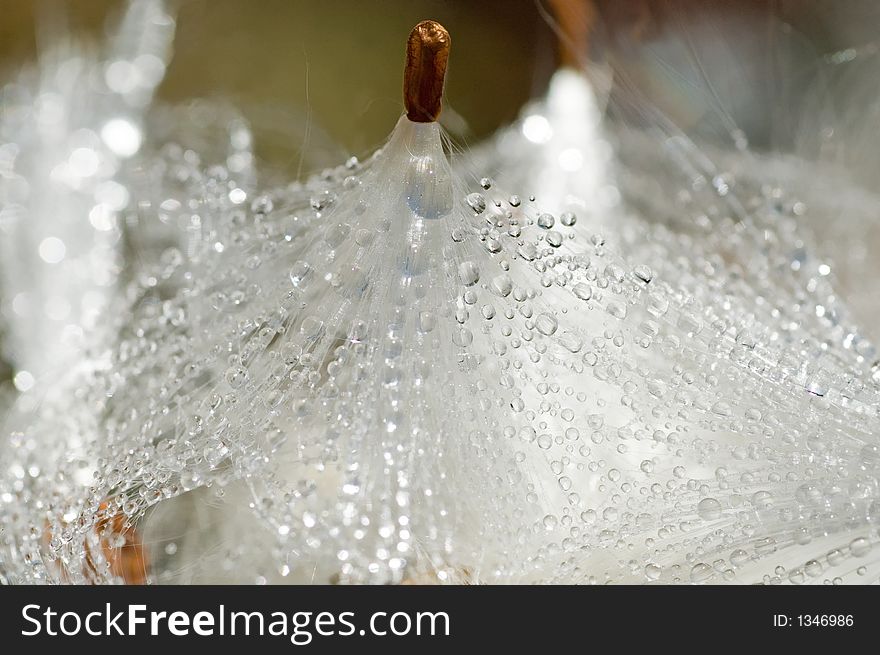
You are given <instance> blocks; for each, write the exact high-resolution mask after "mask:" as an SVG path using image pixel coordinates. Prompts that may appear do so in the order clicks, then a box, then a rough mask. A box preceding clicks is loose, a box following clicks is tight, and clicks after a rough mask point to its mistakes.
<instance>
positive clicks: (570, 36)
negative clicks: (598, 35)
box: [550, 0, 596, 68]
mask: <svg viewBox="0 0 880 655" xmlns="http://www.w3.org/2000/svg"><path fill="white" fill-rule="evenodd" d="M550 6H551V7H552V9H553V13H554V14H555V15H556V20H557V26H556V34H557V36H558V38H559V65H560V66H563V67H566V66H568V67H571V68H580V67H581V66H582V62H583V61H584V57H586V54H587V47H588V45H589V38H590V30H591V29H592V27H593V23H594V22H595V21H596V8H595V7H594V6H593V3H592V0H550Z"/></svg>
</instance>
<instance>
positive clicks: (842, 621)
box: [797, 614, 853, 628]
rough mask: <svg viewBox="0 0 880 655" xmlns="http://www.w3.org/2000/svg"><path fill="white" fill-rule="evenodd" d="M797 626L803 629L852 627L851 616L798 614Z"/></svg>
mask: <svg viewBox="0 0 880 655" xmlns="http://www.w3.org/2000/svg"><path fill="white" fill-rule="evenodd" d="M797 622H798V625H799V626H801V627H804V628H808V627H812V626H818V627H829V628H832V627H840V626H843V627H849V626H851V625H853V616H852V614H799V615H798V617H797Z"/></svg>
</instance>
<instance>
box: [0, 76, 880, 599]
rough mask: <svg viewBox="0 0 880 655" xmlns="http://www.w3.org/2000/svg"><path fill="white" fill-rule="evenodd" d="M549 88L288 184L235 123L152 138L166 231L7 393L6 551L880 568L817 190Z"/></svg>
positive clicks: (14, 569)
mask: <svg viewBox="0 0 880 655" xmlns="http://www.w3.org/2000/svg"><path fill="white" fill-rule="evenodd" d="M572 75H574V74H571V73H570V72H566V73H565V75H564V76H563V77H562V78H560V80H561V81H560V80H557V83H556V88H557V91H558V92H559V93H561V94H562V96H563V98H562V99H563V100H564V98H565V97H568V96H570V95H571V94H572V93H574V94H580V95H579V97H580V98H581V101H580V102H579V103H575V104H574V105H572V106H573V107H575V108H578V110H579V111H580V110H583V111H585V112H586V114H587V118H588V119H590V120H592V119H594V118H595V116H593V115H592V114H591V113H590V112H591V111H592V110H591V109H590V106H591V105H590V102H591V100H590V95H589V93H590V90H589V87H588V86H587V87H584V86H580V85H582V84H585V82H584V81H583V80H579V79H577V78H576V77H572ZM560 89H561V91H560ZM552 93H553V91H552V90H551V97H550V98H549V100H548V103H549V107H550V109H552V108H554V107H555V108H556V109H559V110H560V111H562V110H563V109H564V108H565V107H566V106H567V105H566V103H564V102H562V103H560V102H559V100H560V98H554V97H553V95H552ZM554 116H555V115H554V114H553V113H552V112H551V111H550V110H549V109H547V107H543V106H540V105H538V106H535V107H531V108H529V110H528V111H527V115H526V116H525V117H524V119H523V121H522V122H520V123H518V124H517V125H515V126H514V127H513V128H511V130H512V131H511V132H510V133H508V134H504V135H502V136H501V137H499V139H498V140H497V141H496V142H494V143H492V144H490V145H489V146H487V149H486V150H485V151H481V152H479V153H477V154H476V156H475V157H474V158H472V159H456V160H453V162H452V163H450V160H449V158H448V157H447V154H446V152H445V150H446V148H444V142H443V141H444V137H443V133H442V131H441V128H440V127H439V126H438V125H437V124H434V123H428V124H420V123H413V122H410V121H409V120H408V119H406V118H405V117H404V118H401V119H400V121H399V122H398V124H397V126H396V127H395V129H394V131H393V132H392V134H391V137H390V139H389V141H388V143H387V144H386V146H385V147H384V148H383V149H382V150H380V151H379V152H377V153H376V154H375V155H374V156H373V157H371V158H370V159H369V160H368V161H365V162H363V163H362V162H360V161H358V160H357V159H354V158H353V159H350V160H349V161H348V162H346V163H345V164H344V165H342V166H339V167H337V168H332V169H328V170H326V171H324V172H323V173H321V174H319V175H317V176H314V177H312V178H310V179H309V180H307V181H306V182H304V183H299V182H297V183H293V184H281V185H278V186H270V185H265V184H262V183H260V182H259V181H258V180H257V179H256V172H255V168H254V165H253V158H252V156H251V155H250V137H249V132H248V130H247V127H246V125H244V124H243V123H241V122H240V121H238V120H237V119H235V120H231V121H228V122H227V123H226V124H227V125H229V126H230V127H229V133H228V138H227V139H224V140H222V143H223V144H229V145H228V146H227V145H224V146H223V148H221V149H220V152H218V153H211V154H200V152H199V150H198V149H197V148H196V147H184V146H181V145H180V144H179V141H180V139H176V138H175V141H178V143H177V144H176V145H175V144H172V145H168V146H165V147H161V148H156V149H155V150H153V151H151V154H150V155H149V157H145V158H144V160H143V161H142V162H141V163H140V166H139V173H138V177H137V178H136V180H138V181H136V182H134V183H133V184H132V187H131V188H132V194H133V195H134V197H135V198H137V207H138V211H139V217H140V219H141V220H142V221H143V222H144V224H148V225H157V226H160V228H161V226H170V227H171V228H173V229H171V230H170V231H169V232H166V231H164V230H160V231H159V232H157V234H159V235H160V236H159V237H156V238H155V239H154V240H153V241H151V243H153V244H154V247H155V249H156V250H157V251H161V254H159V255H157V256H156V257H155V258H148V260H147V261H145V262H143V263H142V265H141V266H140V267H139V269H138V271H137V274H135V275H133V276H132V278H131V281H130V283H129V284H128V285H127V287H126V288H125V293H124V306H125V309H124V311H121V312H119V313H118V315H117V316H115V317H114V316H111V315H107V316H105V320H106V322H107V325H106V330H105V332H108V333H110V334H112V335H113V337H112V339H109V340H107V339H103V340H97V339H96V340H94V341H93V342H92V344H91V350H89V362H90V365H89V366H88V367H82V368H78V369H76V370H73V371H71V372H70V373H68V374H67V375H64V376H59V378H58V379H57V380H54V381H53V382H52V385H51V388H52V393H51V394H50V395H49V396H47V399H46V400H44V401H43V402H42V403H41V404H40V406H39V408H38V409H36V410H35V409H34V407H33V405H34V403H32V402H31V403H27V402H26V403H19V407H18V408H17V411H16V412H14V413H13V415H12V416H11V417H10V418H9V420H8V421H7V426H6V430H7V435H8V436H7V437H6V442H5V444H4V450H3V457H4V459H3V469H2V478H0V527H2V531H0V574H2V575H3V577H4V579H5V580H7V581H10V582H78V583H82V582H120V581H121V582H140V581H149V582H181V581H200V582H278V581H285V580H288V581H296V582H324V583H327V582H372V583H380V582H382V583H384V582H395V583H398V582H471V583H481V582H560V583H561V582H565V583H586V582H589V583H606V582H661V583H673V582H725V581H726V582H741V583H746V582H761V581H764V582H771V583H775V582H782V581H788V582H792V583H803V582H827V583H836V582H842V581H847V582H862V581H873V580H876V579H877V578H878V575H880V573H878V568H877V567H878V557H877V555H876V552H877V551H876V549H875V546H876V544H877V540H878V532H877V530H878V525H880V488H878V475H880V444H878V441H877V439H878V434H880V432H878V422H880V417H878V407H880V388H878V379H877V377H878V376H877V368H876V363H875V359H876V354H875V351H874V350H873V346H872V345H871V344H870V343H869V341H868V340H867V339H866V338H864V337H863V336H862V335H861V333H860V332H859V331H858V330H857V329H856V328H855V327H854V326H853V325H852V321H851V319H850V318H849V315H848V312H847V309H846V308H845V307H844V306H843V305H842V303H841V301H840V299H839V298H838V296H837V293H836V291H835V277H834V274H833V271H832V270H831V268H830V267H829V266H828V264H826V263H824V262H823V261H822V260H820V259H817V258H816V257H815V256H814V255H813V250H812V244H811V243H810V242H809V238H808V237H807V236H805V235H804V234H802V232H801V230H800V227H799V226H800V222H799V221H798V216H799V215H801V214H802V213H803V212H805V211H809V208H808V207H805V206H804V205H803V203H802V202H800V201H799V200H798V199H797V198H794V197H791V196H790V195H789V194H788V193H787V192H786V191H785V190H784V189H782V188H780V187H778V186H775V185H772V184H768V183H767V180H766V179H765V178H762V177H759V176H757V175H756V176H749V175H748V174H747V172H745V173H743V174H741V175H740V174H737V175H734V174H733V173H731V171H730V169H724V170H722V171H719V170H718V169H717V168H716V164H714V163H713V161H712V160H711V159H710V158H709V157H707V156H706V154H705V150H703V149H698V148H696V147H695V146H693V144H691V143H690V142H688V141H686V140H684V139H683V138H680V137H668V136H665V137H662V138H658V137H656V136H653V135H650V134H645V133H641V132H633V133H630V132H628V131H626V130H622V129H621V130H619V133H618V132H612V133H607V134H606V133H605V132H603V131H601V130H599V127H598V125H595V124H590V129H587V130H584V131H581V132H578V135H576V137H571V138H567V139H565V143H563V144H562V146H564V147H561V149H560V143H558V142H556V141H554V138H553V135H554V131H553V130H554V129H556V130H563V133H564V134H569V135H570V136H571V134H572V133H571V132H570V130H569V129H568V128H565V127H564V125H565V124H566V122H565V120H562V119H560V118H558V117H554ZM542 118H543V121H542V120H541V119H542ZM566 120H568V119H566ZM572 120H573V119H572ZM185 131H186V132H187V134H189V133H190V131H189V130H188V129H187V130H185ZM193 131H194V132H195V131H196V130H195V128H193ZM521 137H522V138H524V139H525V140H524V141H517V140H518V139H520V138H521ZM511 143H516V144H517V145H515V146H513V150H510V149H509V148H510V147H511V146H510V144H511ZM603 143H604V146H603V145H601V144H603ZM545 146H546V148H545ZM591 148H592V149H591ZM596 148H599V149H598V150H597V149H596ZM597 152H599V153H600V154H601V153H604V154H602V156H601V157H597V158H594V155H595V154H596V153H597ZM497 153H502V154H501V155H500V156H496V155H497ZM612 153H613V156H612ZM541 157H543V158H544V159H543V160H542V159H541ZM535 161H543V162H544V163H542V164H541V168H542V170H545V171H546V170H553V166H556V165H558V166H560V167H561V170H562V171H564V172H565V173H566V175H568V176H569V177H567V178H566V179H565V180H564V184H561V185H560V184H558V182H559V179H556V178H554V176H552V175H551V176H534V175H533V174H532V173H529V172H526V173H522V174H521V175H518V169H517V168H516V167H515V165H518V162H526V164H528V165H532V164H533V163H534V162H535ZM554 161H555V162H556V164H553V162H554ZM584 167H586V169H585V168H584ZM600 169H601V170H600ZM475 171H476V172H475ZM582 176H586V177H585V178H584V177H582ZM517 178H519V179H517ZM584 180H586V181H584ZM167 234H171V235H173V238H171V239H166V237H165V236H163V235H167ZM872 367H873V368H872ZM25 396H27V394H25Z"/></svg>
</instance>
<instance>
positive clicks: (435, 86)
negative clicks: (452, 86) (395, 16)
mask: <svg viewBox="0 0 880 655" xmlns="http://www.w3.org/2000/svg"><path fill="white" fill-rule="evenodd" d="M451 43H452V40H451V39H450V38H449V32H447V31H446V28H445V27H443V26H442V25H441V24H440V23H438V22H437V21H433V20H424V21H422V22H421V23H419V24H418V25H416V26H415V27H414V28H413V29H412V32H410V33H409V40H407V42H406V68H405V69H404V71H403V103H404V106H405V107H406V117H407V118H408V119H410V120H411V121H413V122H414V123H433V122H434V121H436V120H437V117H438V116H440V102H441V100H442V98H443V84H444V81H445V80H446V63H447V62H448V60H449V46H450V45H451Z"/></svg>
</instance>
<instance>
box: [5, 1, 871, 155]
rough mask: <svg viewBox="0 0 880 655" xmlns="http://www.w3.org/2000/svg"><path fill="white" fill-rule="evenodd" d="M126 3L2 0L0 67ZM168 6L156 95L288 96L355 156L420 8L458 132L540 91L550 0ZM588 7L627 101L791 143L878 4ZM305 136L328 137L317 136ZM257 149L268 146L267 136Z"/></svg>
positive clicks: (391, 84) (381, 118)
mask: <svg viewBox="0 0 880 655" xmlns="http://www.w3.org/2000/svg"><path fill="white" fill-rule="evenodd" d="M573 1H579V0H573ZM121 4H122V3H121V2H120V1H119V0H88V1H77V2H74V1H72V0H67V1H64V0H3V1H2V2H0V5H2V12H3V19H2V21H0V71H2V73H3V78H4V79H8V77H9V75H8V74H9V73H10V69H11V70H14V69H15V67H17V66H19V65H20V63H21V62H24V61H27V60H30V59H32V58H33V56H34V54H35V52H37V50H38V44H39V43H41V42H42V41H45V40H50V39H52V38H53V32H51V31H50V30H49V29H48V26H52V27H53V28H57V27H58V26H59V25H60V26H64V27H66V28H69V30H70V31H71V32H72V33H74V34H86V35H89V36H92V37H94V38H98V37H100V36H101V34H102V30H103V29H104V26H105V25H106V23H107V21H108V19H109V18H110V17H112V16H114V15H116V14H118V11H119V9H120V7H121ZM171 5H172V6H173V5H176V6H177V8H178V32H177V38H176V41H175V55H174V59H173V61H172V64H171V67H170V69H169V71H168V75H167V77H166V79H165V81H164V83H163V85H162V87H161V89H160V98H161V99H162V100H164V101H167V102H171V103H178V102H183V101H186V100H188V99H191V98H196V97H207V98H209V99H210V98H221V97H222V98H226V99H229V100H231V101H232V102H233V103H234V104H235V105H237V106H238V107H239V108H240V109H241V110H242V111H243V112H244V114H245V115H246V116H248V117H255V118H254V120H255V122H259V120H260V119H259V116H261V115H264V114H263V113H261V112H265V111H266V110H267V108H271V109H274V110H277V109H279V108H280V109H284V110H287V111H288V112H289V114H288V116H289V118H288V119H285V120H291V121H299V122H300V123H302V124H303V125H307V124H308V125H313V126H314V127H315V131H314V132H313V135H321V134H323V135H329V137H330V138H329V139H325V140H326V141H327V142H328V143H330V142H335V143H337V144H338V145H339V146H341V151H347V152H354V153H358V154H364V153H366V152H369V151H370V150H371V149H372V148H374V147H376V146H377V145H379V144H381V143H382V141H383V139H384V138H385V136H386V135H387V134H388V132H389V130H390V129H391V127H392V125H393V122H394V120H395V119H396V117H397V115H399V112H400V109H401V98H400V93H401V92H400V87H401V66H402V62H403V51H404V42H405V38H406V35H407V34H408V32H409V30H410V28H411V27H412V26H413V25H414V24H415V23H417V22H418V21H420V20H422V19H425V18H433V19H436V20H438V21H440V22H441V23H443V24H444V25H446V27H447V28H448V29H449V31H450V33H451V34H452V38H453V48H452V57H451V63H450V71H449V75H448V87H447V98H446V113H445V115H444V117H443V122H444V124H445V125H446V126H447V128H448V129H450V131H451V132H452V133H453V134H454V135H455V137H456V138H457V140H458V141H459V142H460V143H461V144H462V145H464V146H467V145H471V144H473V143H475V142H476V141H478V140H479V139H480V138H482V137H485V136H487V135H488V134H490V133H491V132H492V131H493V130H495V129H497V128H498V127H499V126H501V125H503V124H505V123H507V122H509V121H510V120H512V119H513V118H514V117H515V116H516V115H517V113H518V112H519V110H520V108H521V107H522V105H523V104H524V103H525V102H526V101H527V100H528V99H529V98H530V97H533V96H535V95H538V94H540V93H541V91H542V90H543V88H544V86H545V85H546V82H547V80H548V79H549V76H550V74H551V73H552V70H553V68H554V66H555V62H556V54H555V53H556V51H557V48H556V38H557V37H556V35H555V33H554V30H553V28H552V27H551V25H550V24H548V19H549V20H552V18H549V17H550V16H551V15H552V11H551V8H550V3H549V2H548V0H543V1H542V2H538V1H537V0H480V1H479V2H477V1H473V0H384V1H378V0H366V1H365V0H332V1H328V2H316V1H314V0H260V1H259V2H253V1H247V0H177V1H176V2H175V1H174V0H172V1H171ZM593 6H594V8H595V15H596V17H597V24H596V26H595V27H594V29H593V36H592V37H591V54H590V57H591V60H592V61H595V62H600V63H602V64H605V65H609V66H610V67H612V68H613V69H614V71H615V81H616V82H617V83H618V87H619V88H618V89H617V91H616V92H617V96H616V97H617V99H618V100H621V102H620V103H619V104H620V105H621V106H626V104H627V103H628V102H629V103H630V104H634V105H638V104H641V105H644V104H645V103H650V104H651V105H652V106H654V107H657V108H658V109H659V110H660V111H661V112H663V113H664V114H665V115H667V116H670V117H671V118H672V120H673V121H674V122H675V123H676V124H677V125H683V126H684V127H685V128H686V129H687V128H688V127H690V126H692V125H696V126H698V127H700V125H701V123H702V122H705V121H706V114H707V112H708V113H713V114H718V113H720V114H722V115H724V114H727V115H728V116H723V120H722V123H723V122H724V121H725V120H726V121H727V122H728V123H730V122H731V121H733V122H735V123H736V124H737V125H738V126H739V127H742V128H743V129H744V130H745V132H746V133H747V134H748V137H749V142H750V144H751V145H752V146H753V147H757V148H762V147H764V148H785V147H786V145H787V144H789V143H790V142H791V141H792V139H793V138H794V136H795V135H794V129H795V128H794V126H793V124H792V121H791V120H790V116H791V110H792V107H793V106H796V105H798V104H800V102H801V99H802V96H803V94H805V93H807V92H808V91H809V89H811V88H813V86H814V82H815V79H814V78H815V74H816V69H815V63H816V61H820V60H821V56H822V55H823V54H825V53H830V52H833V51H835V50H838V49H842V48H848V47H852V46H858V45H859V44H863V43H867V42H870V41H871V40H872V39H874V38H876V34H875V29H876V25H877V24H878V23H877V19H878V18H880V7H878V3H876V2H873V1H871V0H847V1H845V2H832V1H830V0H824V1H823V0H787V1H786V0H775V1H768V0H727V1H718V0H710V1H706V0H666V1H657V0H596V2H595V3H594V4H593ZM709 129H710V131H711V129H715V127H712V128H709ZM304 138H308V137H304ZM276 145H277V144H276ZM300 145H301V144H299V145H298V146H297V147H300ZM305 145H306V147H312V148H316V147H317V148H321V147H325V144H323V143H321V142H320V139H318V137H317V136H316V143H311V144H305ZM258 147H259V148H260V152H261V154H262V155H263V156H264V157H267V158H268V159H269V160H270V161H271V160H272V159H273V154H272V150H273V144H272V143H262V144H258ZM327 147H328V148H329V147H330V146H329V145H328V146H327ZM341 151H340V152H341ZM289 152H290V149H279V153H280V154H278V157H277V158H276V159H278V158H280V159H281V160H280V161H274V162H273V163H275V164H279V165H281V166H282V167H283V166H284V165H285V164H290V162H289V161H283V158H284V157H289ZM337 156H338V153H337V152H333V153H332V156H328V158H330V159H332V160H335V158H336V157H337Z"/></svg>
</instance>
